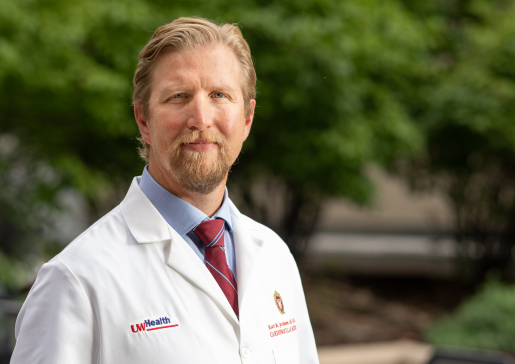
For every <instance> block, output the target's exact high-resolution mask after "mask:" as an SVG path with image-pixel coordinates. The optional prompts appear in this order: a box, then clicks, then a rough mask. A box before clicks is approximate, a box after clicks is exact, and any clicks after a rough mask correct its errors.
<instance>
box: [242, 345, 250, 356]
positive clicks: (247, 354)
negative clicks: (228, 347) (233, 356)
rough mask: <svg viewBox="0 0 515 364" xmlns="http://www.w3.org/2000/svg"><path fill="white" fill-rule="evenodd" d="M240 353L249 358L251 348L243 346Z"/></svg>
mask: <svg viewBox="0 0 515 364" xmlns="http://www.w3.org/2000/svg"><path fill="white" fill-rule="evenodd" d="M240 354H241V357H242V358H247V357H249V355H250V350H249V348H247V347H246V346H242V347H241V349H240Z"/></svg>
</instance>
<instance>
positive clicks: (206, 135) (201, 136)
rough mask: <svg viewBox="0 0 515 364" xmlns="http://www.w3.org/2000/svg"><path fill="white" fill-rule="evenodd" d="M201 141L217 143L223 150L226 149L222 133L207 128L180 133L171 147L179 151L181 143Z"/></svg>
mask: <svg viewBox="0 0 515 364" xmlns="http://www.w3.org/2000/svg"><path fill="white" fill-rule="evenodd" d="M199 141H200V142H205V143H216V144H218V146H219V147H220V148H221V149H222V150H224V149H225V147H226V145H227V142H226V140H225V138H224V137H223V136H222V135H220V134H217V133H213V132H211V131H207V130H193V131H192V132H189V133H187V134H182V135H179V136H178V137H177V138H176V139H175V141H174V142H173V144H172V145H171V148H170V149H171V150H175V151H179V150H180V146H181V145H183V144H189V143H194V142H199Z"/></svg>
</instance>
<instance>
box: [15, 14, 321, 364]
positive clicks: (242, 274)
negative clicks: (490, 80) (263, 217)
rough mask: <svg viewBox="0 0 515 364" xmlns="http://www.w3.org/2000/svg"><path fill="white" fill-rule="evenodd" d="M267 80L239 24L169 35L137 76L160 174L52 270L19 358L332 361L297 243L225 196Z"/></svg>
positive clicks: (27, 320)
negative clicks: (294, 251)
mask: <svg viewBox="0 0 515 364" xmlns="http://www.w3.org/2000/svg"><path fill="white" fill-rule="evenodd" d="M255 84H256V75H255V71H254V67H253V64H252V60H251V56H250V49H249V47H248V45H247V43H246V42H245V40H244V39H243V36H242V35H241V32H240V31H239V29H238V28H237V27H235V26H233V25H228V24H224V25H221V26H218V25H216V24H213V23H211V22H209V21H207V20H204V19H199V18H180V19H177V20H175V21H174V22H172V23H170V24H167V25H164V26H162V27H160V28H158V29H157V30H156V32H155V33H154V35H153V37H152V39H151V40H150V41H149V43H148V44H147V45H146V46H145V47H144V49H143V50H142V52H141V54H140V57H139V64H138V67H137V69H136V73H135V76H134V96H133V99H134V113H135V117H136V122H137V123H138V127H139V130H140V133H141V142H142V144H143V147H142V149H141V150H140V152H141V154H142V156H143V157H144V158H145V159H146V160H147V161H148V166H147V167H146V168H145V170H144V171H143V175H142V176H141V177H136V178H135V179H134V180H133V182H132V185H131V187H130V189H129V192H128V193H127V196H126V197H125V199H124V200H123V201H122V202H121V204H120V205H119V206H118V207H116V208H115V209H114V210H113V211H111V212H110V213H108V214H107V215H106V216H104V217H103V218H102V219H100V220H99V221H98V222H96V223H95V224H94V225H93V226H91V227H90V228H89V229H88V230H86V231H85V232H84V233H83V234H82V235H81V236H79V237H78V238H77V239H76V240H75V241H73V242H72V243H71V244H70V245H69V246H68V247H67V248H66V249H64V250H63V251H62V252H61V253H60V254H59V255H57V256H56V257H55V258H53V259H52V260H51V261H49V262H48V263H46V264H45V265H43V267H42V268H41V270H40V272H39V274H38V277H37V280H36V282H35V284H34V286H33V288H32V290H31V292H30V293H29V296H28V298H27V300H26V302H25V304H24V306H23V308H22V310H21V312H20V315H19V316H18V320H17V322H16V336H17V344H16V348H15V351H14V354H13V357H12V361H11V362H12V363H15V364H18V363H26V364H29V363H30V364H35V363H49V364H50V363H53V364H55V363H63V364H74V363H78V364H82V363H109V364H115V363H123V364H130V363H152V364H159V363H180V364H183V363H192V364H193V363H195V364H198V363H220V364H222V363H224V364H225V363H256V364H257V363H260V364H261V363H318V359H317V353H316V347H315V341H314V338H313V332H312V329H311V324H310V321H309V317H308V312H307V309H306V303H305V299H304V294H303V291H302V286H301V281H300V277H299V274H298V270H297V267H296V265H295V262H294V260H293V258H292V256H291V254H290V253H289V251H288V248H287V247H286V245H285V244H284V242H283V241H282V240H281V239H280V238H279V237H278V236H277V235H276V234H274V233H273V232H272V231H271V230H269V229H268V228H266V227H264V226H262V225H260V224H258V223H257V222H255V221H253V220H251V219H249V218H248V217H246V216H244V215H242V214H240V213H239V212H238V210H237V209H236V207H235V206H234V205H233V204H232V203H231V201H230V200H229V196H228V193H227V190H226V188H225V184H226V181H227V175H228V173H229V169H230V167H231V165H232V164H233V163H234V161H235V160H236V158H237V157H238V154H239V152H240V150H241V147H242V144H243V142H244V141H245V139H246V138H247V136H248V135H249V132H250V128H251V125H252V120H253V117H254V107H255V104H256V101H255Z"/></svg>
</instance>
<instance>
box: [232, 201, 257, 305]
mask: <svg viewBox="0 0 515 364" xmlns="http://www.w3.org/2000/svg"><path fill="white" fill-rule="evenodd" d="M233 206H234V205H233ZM234 210H235V213H233V215H232V216H231V218H232V219H233V220H232V221H233V237H234V242H235V243H234V246H235V253H236V272H237V277H238V282H237V283H238V301H239V302H238V303H239V306H240V315H241V313H242V307H243V305H244V304H245V303H244V298H245V293H246V292H247V291H248V289H249V287H251V285H252V279H254V275H255V274H259V268H258V267H259V266H260V264H259V260H260V258H261V255H262V251H263V250H264V245H265V243H264V241H263V240H262V239H261V238H260V237H259V236H258V235H256V233H257V232H256V231H255V230H253V229H252V228H251V227H250V226H248V224H247V223H246V222H244V221H243V219H242V216H241V214H240V213H239V212H238V211H237V210H236V208H235V207H234V209H233V211H234Z"/></svg>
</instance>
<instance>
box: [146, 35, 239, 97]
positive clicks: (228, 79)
mask: <svg viewBox="0 0 515 364" xmlns="http://www.w3.org/2000/svg"><path fill="white" fill-rule="evenodd" d="M240 75H241V65H240V62H239V61H238V59H237V57H236V55H235V54H234V52H233V51H232V50H231V49H230V48H229V47H227V46H225V45H209V46H201V47H196V48H193V49H187V50H180V51H174V50H166V51H164V53H163V54H161V56H160V57H159V59H158V60H157V61H156V64H155V66H154V70H153V75H152V76H153V77H152V78H153V87H152V89H153V91H159V89H161V88H163V87H166V88H170V87H172V88H181V87H183V88H191V87H195V88H199V87H200V88H217V87H221V86H226V87H232V88H235V89H239V90H240V91H241V85H240Z"/></svg>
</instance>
